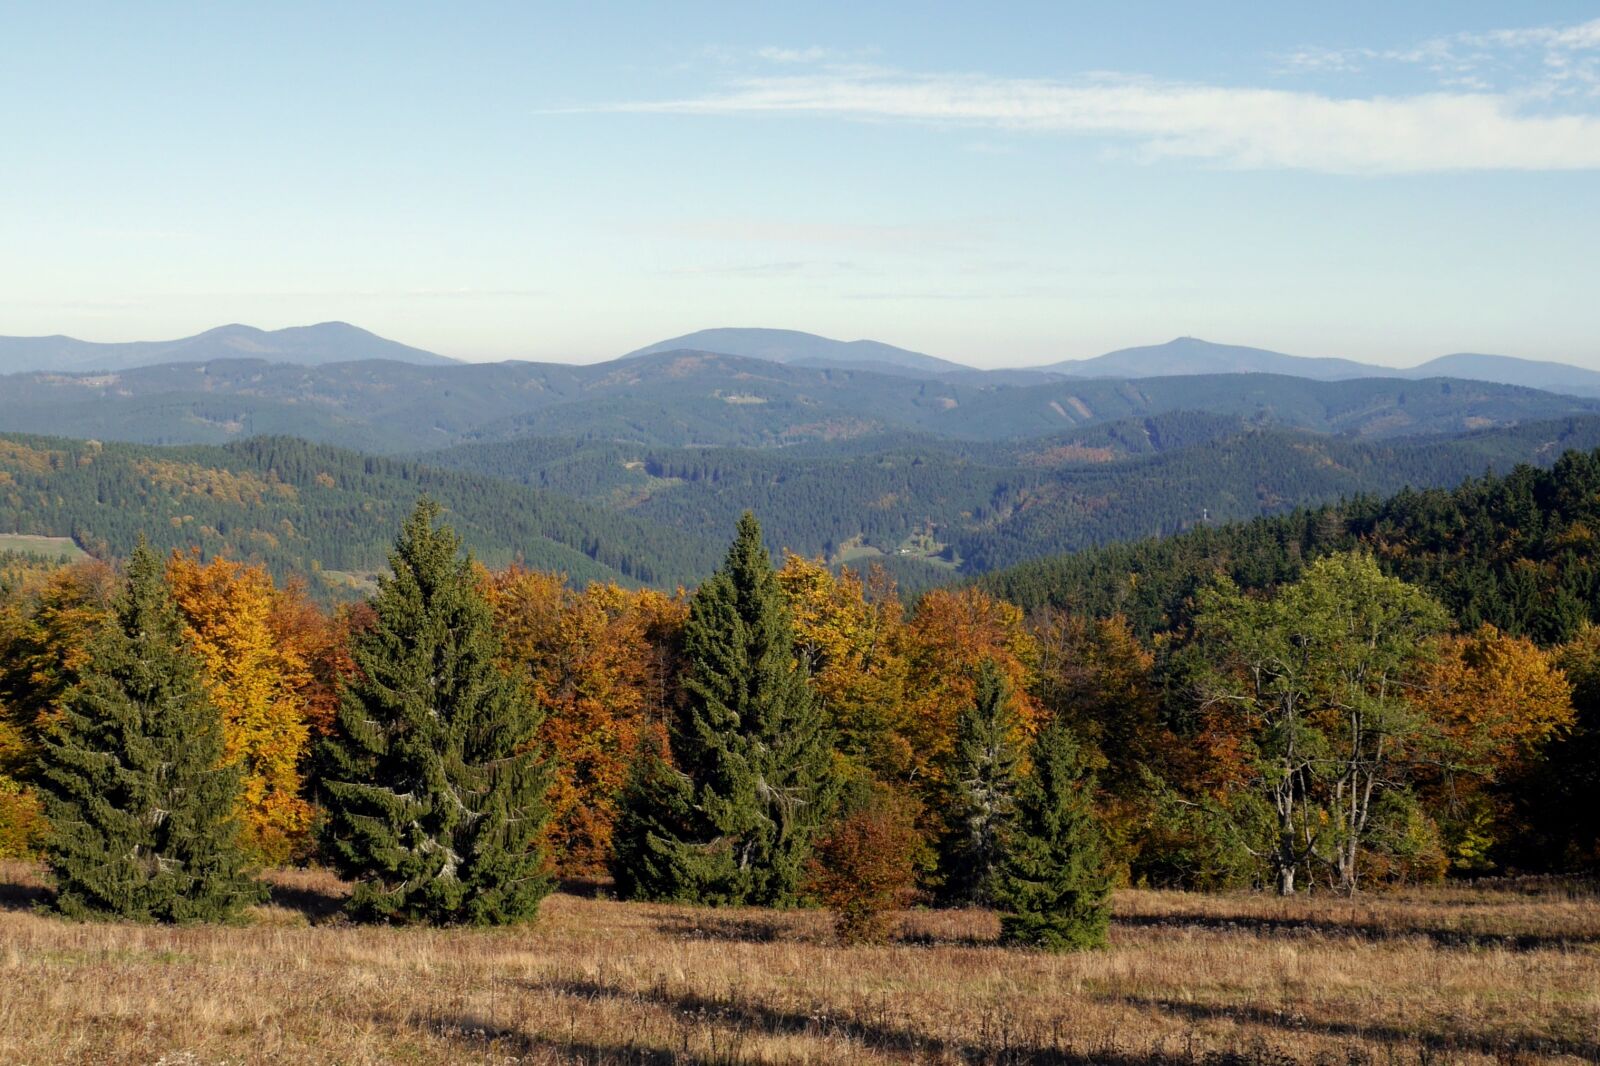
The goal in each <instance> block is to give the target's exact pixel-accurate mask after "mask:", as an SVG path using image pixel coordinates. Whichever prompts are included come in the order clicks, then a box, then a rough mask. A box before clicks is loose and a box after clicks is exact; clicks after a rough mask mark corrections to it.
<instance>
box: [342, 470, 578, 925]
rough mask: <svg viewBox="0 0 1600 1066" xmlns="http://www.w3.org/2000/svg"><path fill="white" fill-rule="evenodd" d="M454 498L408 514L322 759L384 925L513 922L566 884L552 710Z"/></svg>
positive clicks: (345, 833)
mask: <svg viewBox="0 0 1600 1066" xmlns="http://www.w3.org/2000/svg"><path fill="white" fill-rule="evenodd" d="M438 515H439V506H438V504H436V503H434V502H433V501H432V500H430V499H428V498H426V497H424V498H423V499H422V500H420V501H419V502H418V504H417V507H416V510H415V511H414V512H413V514H412V515H411V518H410V519H409V520H407V522H406V524H405V527H404V529H403V530H402V531H401V533H400V537H399V539H398V540H397V541H396V542H395V547H394V551H393V552H392V553H391V554H390V556H389V565H390V568H391V570H392V571H393V574H394V576H393V577H389V578H384V579H381V580H380V582H379V587H378V594H377V597H376V598H375V599H374V601H373V604H372V606H373V610H374V612H375V615H376V620H375V622H374V624H373V625H372V627H371V628H370V629H368V630H365V631H363V632H360V633H358V634H357V635H356V636H355V637H354V638H353V641H352V647H351V657H352V659H353V660H354V662H355V665H356V667H357V669H356V672H355V676H354V677H353V678H352V679H351V680H349V681H347V682H346V683H345V685H344V688H343V690H342V692H341V693H340V703H339V710H338V714H337V716H336V719H335V725H334V731H333V735H332V736H331V737H329V739H328V741H327V742H326V743H325V745H324V747H323V752H322V761H323V764H324V771H323V778H324V780H323V790H324V794H325V796H326V799H327V810H328V816H327V819H326V821H325V824H324V826H323V831H322V840H323V845H324V847H325V848H326V851H327V854H328V855H329V856H331V857H332V858H333V860H334V862H335V863H336V864H337V865H338V867H339V869H340V871H341V872H342V873H343V874H344V875H345V876H347V877H350V878H352V879H354V880H355V881H357V886H356V891H355V893H354V895H353V896H352V897H351V909H352V911H353V912H354V913H355V914H357V915H358V916H361V917H365V918H369V919H377V920H384V921H423V922H431V923H435V924H445V923H457V922H464V923H471V924H475V925H491V924H503V923H509V922H515V921H521V920H524V919H527V918H531V917H533V916H534V915H535V914H536V913H537V912H538V907H539V901H540V900H542V899H543V898H544V896H545V895H546V894H547V893H548V892H549V890H550V880H549V877H548V875H547V873H546V872H545V853H544V847H543V845H542V843H541V839H542V834H543V830H544V826H545V822H546V821H547V820H548V817H549V811H548V809H547V807H546V806H545V793H546V791H547V789H548V787H549V782H550V767H549V764H548V763H547V761H546V760H544V759H543V758H542V757H541V755H540V753H539V752H538V751H537V750H536V748H535V745H534V737H535V734H536V733H537V731H538V729H539V725H540V723H541V721H542V712H541V710H540V708H539V706H538V705H537V703H535V702H534V701H533V699H532V698H531V697H530V696H529V695H528V693H527V690H526V689H525V688H524V686H523V685H522V683H521V681H520V680H518V679H516V678H514V677H512V676H510V675H509V674H507V673H505V672H503V671H502V670H501V669H500V668H499V667H498V666H497V665H496V659H497V657H498V656H499V653H500V647H499V640H498V638H497V637H496V635H495V631H494V626H493V614H492V612H491V610H490V607H489V605H488V603H487V602H486V601H485V599H484V597H483V595H482V593H481V591H480V590H479V588H478V586H477V583H476V582H475V581H474V577H473V571H472V562H471V559H470V558H466V557H463V556H462V555H461V553H460V540H459V539H458V538H457V536H456V535H455V533H454V532H453V531H452V530H451V529H450V528H449V527H448V526H440V527H439V528H435V521H436V520H437V518H438Z"/></svg>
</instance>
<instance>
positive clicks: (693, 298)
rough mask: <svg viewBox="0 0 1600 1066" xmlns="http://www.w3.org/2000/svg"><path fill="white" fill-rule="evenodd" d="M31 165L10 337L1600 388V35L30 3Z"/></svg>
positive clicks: (1469, 8) (1126, 20)
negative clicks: (1392, 371) (860, 354)
mask: <svg viewBox="0 0 1600 1066" xmlns="http://www.w3.org/2000/svg"><path fill="white" fill-rule="evenodd" d="M980 8H982V9H980ZM0 144H4V145H5V150H4V161H3V162H0V248H3V249H4V252H3V254H0V333H5V334H44V333H58V332H59V333H68V334H72V335H75V336H80V337H85V338H88V339H94V340H132V339H157V338H165V337H174V336H180V335H185V334H188V333H193V332H197V331H199V330H201V329H204V328H207V327H209V326H213V325H217V324H220V323H223V322H232V321H241V322H248V323H251V324H254V325H259V326H263V327H267V328H275V327H279V326H286V325H297V324H304V323H308V322H314V321H322V320H328V319H344V320H347V321H351V322H354V323H356V324H358V325H362V326H365V327H366V328H369V329H372V330H375V331H376V332H379V333H382V334H385V335H387V336H392V337H394V338H396V339H399V340H403V341H406V342H408V343H412V344H417V345H420V346H423V347H427V348H431V349H433V350H436V351H440V352H444V353H446V354H450V355H455V356H458V357H462V358H470V359H489V358H528V359H554V360H572V361H590V360H595V359H601V358H608V357H611V356H614V355H617V354H620V353H622V352H624V351H627V350H629V349H632V348H634V347H638V346H640V345H643V344H646V343H649V342H652V341H655V340H658V339H661V338H664V337H668V336H672V335H676V334H680V333H685V332H688V331H691V330H694V329H699V328H703V327H709V326H724V325H738V326H776V327H784V328H794V329H804V330H810V331H813V332H818V333H824V334H827V335H830V336H836V337H842V338H847V339H849V338H856V337H872V338H876V339H880V340H886V341H889V342H891V343H895V344H900V345H903V346H906V347H911V348H916V349H920V350H923V351H928V352H931V353H933V354H936V355H942V356H945V357H948V358H954V359H960V360H963V361H967V362H970V363H973V364H975V365H993V366H999V365H1022V364H1028V363H1040V362H1047V361H1053V360H1057V359H1062V358H1070V357H1082V356H1090V355H1095V354H1099V353H1100V352H1103V351H1106V350H1109V349H1112V348H1117V347H1123V346H1126V345H1132V344H1145V343H1154V342H1160V341H1163V340H1166V339H1169V338H1171V337H1173V336H1178V335H1195V336H1202V337H1206V338H1208V339H1212V340H1218V341H1226V342H1230V343H1241V344H1253V345H1259V346H1263V347H1270V348H1276V349H1279V350H1283V351H1289V352H1294V353H1298V354H1306V355H1339V356H1347V357H1351V358H1357V359H1366V360H1370V361H1378V362H1388V363H1394V364H1406V363H1415V362H1420V361H1422V360H1423V359H1427V358H1431V357H1433V356H1436V355H1440V354H1443V353H1446V352H1452V351H1463V350H1470V351H1489V352H1498V353H1504V354H1512V355H1521V356H1528V357H1534V358H1553V359H1562V360H1566V361H1570V362H1577V363H1583V364H1587V365H1590V366H1600V298H1597V291H1600V285H1597V283H1600V255H1597V249H1600V5H1596V4H1588V5H1580V4H1523V5H1515V6H1513V5H1505V4H1497V5H1489V4H1474V3H1461V2H1457V3H1438V4H1424V3H1408V4H1393V3H1381V4H1380V3H1359V2H1358V3H1344V4H1338V5H1332V4H1327V5H1311V4H1300V3H1293V4H1281V3H1280V4H1224V3H1214V4H1206V5H1199V4H1195V5H1182V6H1180V5H1176V4H1170V3H1159V4H1158V3H1119V4H1116V5H1093V6H1090V5H1082V4H1064V3H1039V4H1011V5H1005V4H995V5H973V4H919V5H911V4H905V5H865V4H859V3H857V4H807V5H785V6H784V7H783V9H779V7H778V5H765V4H749V3H741V4H709V3H675V4H670V5H669V4H648V5H647V4H604V3H586V4H576V3H575V4H554V3H550V4H507V5H487V4H457V5H429V6H407V5H400V4H388V5H370V6H368V5H358V4H338V5H321V4H305V5H294V4H288V3H277V4H271V5H268V4H260V5H252V6H246V5H236V4H208V5H195V6H187V5H175V4H138V5H131V4H112V5H104V6H95V5H87V4H86V5H54V4H34V3H25V4H10V3H7V4H0Z"/></svg>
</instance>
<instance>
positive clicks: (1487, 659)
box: [1414, 625, 1573, 869]
mask: <svg viewBox="0 0 1600 1066" xmlns="http://www.w3.org/2000/svg"><path fill="white" fill-rule="evenodd" d="M1435 650H1436V652H1437V654H1436V655H1435V656H1434V657H1433V658H1432V659H1431V661H1429V662H1428V663H1427V664H1426V666H1425V667H1424V669H1423V676H1422V678H1421V679H1420V684H1419V686H1418V688H1417V694H1416V696H1415V698H1414V702H1416V703H1417V704H1418V705H1419V706H1420V707H1421V708H1422V709H1423V710H1424V712H1425V713H1426V715H1427V716H1428V718H1429V719H1430V720H1431V721H1432V722H1433V723H1434V724H1435V727H1436V728H1437V729H1438V731H1439V736H1438V740H1439V743H1438V744H1436V745H1435V752H1434V756H1435V757H1434V758H1433V759H1432V760H1430V762H1432V763H1433V766H1434V767H1435V768H1432V769H1430V772H1427V773H1425V774H1424V775H1423V778H1424V788H1425V791H1427V792H1428V793H1430V794H1431V795H1432V798H1434V799H1435V801H1436V803H1437V805H1438V809H1440V810H1441V811H1443V812H1445V817H1444V819H1443V820H1444V821H1445V823H1446V824H1445V829H1446V834H1447V838H1448V839H1447V845H1448V849H1449V852H1450V859H1451V861H1452V862H1453V863H1454V864H1455V865H1456V866H1458V867H1461V868H1464V869H1482V868H1486V867H1487V865H1488V854H1487V853H1488V851H1489V849H1490V847H1492V845H1493V844H1494V842H1495V841H1496V839H1503V838H1504V837H1505V836H1506V835H1507V834H1508V833H1511V832H1515V831H1516V827H1515V826H1509V825H1506V824H1505V823H1506V821H1507V819H1508V817H1509V815H1510V813H1511V812H1510V808H1509V806H1508V805H1507V804H1504V803H1497V802H1495V799H1496V797H1494V796H1493V795H1491V794H1490V793H1489V792H1488V791H1486V789H1485V788H1484V785H1485V784H1489V783H1494V782H1501V783H1505V782H1514V781H1516V780H1518V779H1520V778H1522V777H1524V776H1525V775H1526V774H1527V773H1529V771H1530V770H1531V769H1532V768H1533V767H1534V765H1535V763H1536V761H1537V760H1538V759H1539V757H1540V755H1541V754H1542V752H1543V749H1544V747H1545V745H1546V744H1548V743H1549V742H1550V741H1551V740H1553V739H1555V738H1556V737H1557V736H1559V735H1560V734H1562V733H1563V732H1564V731H1566V730H1568V729H1569V728H1571V726H1572V722H1573V709H1572V685H1571V683H1570V682H1569V681H1568V680H1567V677H1566V675H1565V674H1564V673H1563V672H1562V670H1561V668H1560V667H1559V665H1558V664H1557V662H1556V659H1555V657H1554V656H1553V655H1552V654H1551V653H1549V652H1546V651H1544V650H1542V649H1540V648H1539V647H1537V646H1536V645H1534V644H1533V643H1532V642H1531V641H1529V640H1526V639H1524V638H1522V637H1513V636H1508V635H1507V634H1504V633H1501V632H1500V631H1498V630H1497V629H1495V628H1494V627H1493V626H1490V625H1484V626H1481V627H1480V628H1478V629H1477V630H1475V631H1474V632H1472V633H1468V634H1465V635H1452V636H1446V637H1441V638H1439V639H1438V640H1437V641H1436V642H1435Z"/></svg>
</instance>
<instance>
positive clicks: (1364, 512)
mask: <svg viewBox="0 0 1600 1066" xmlns="http://www.w3.org/2000/svg"><path fill="white" fill-rule="evenodd" d="M1597 530H1600V450H1588V451H1573V452H1568V453H1567V454H1565V455H1563V456H1561V457H1560V458H1559V459H1558V460H1557V461H1556V462H1555V464H1554V465H1553V466H1552V467H1551V468H1550V469H1539V468H1536V467H1533V466H1520V467H1517V468H1516V469H1515V470H1512V471H1510V472H1509V473H1507V474H1505V475H1504V476H1486V477H1479V478H1473V479H1471V480H1468V481H1467V482H1465V483H1464V484H1462V485H1460V486H1458V487H1455V488H1448V489H1446V488H1441V489H1431V490H1427V491H1412V490H1408V491H1403V492H1399V493H1397V494H1395V495H1393V496H1391V497H1389V498H1387V499H1378V498H1376V497H1374V496H1365V497H1362V498H1359V499H1355V500H1351V501H1349V502H1347V503H1344V504H1341V505H1335V506H1326V507H1321V508H1316V509H1310V510H1298V511H1296V512H1294V513H1292V514H1288V515H1280V516H1275V517H1269V518H1261V519H1257V520H1255V521H1251V522H1244V523H1239V524H1235V525H1223V526H1217V527H1207V528H1202V529H1195V530H1192V531H1190V532H1187V533H1184V534H1181V535H1179V536H1175V537H1169V538H1165V539H1161V540H1146V541H1141V542H1138V543H1131V544H1118V545H1113V546H1110V547H1106V548H1102V549H1099V550H1097V551H1089V552H1081V553H1078V554H1073V555H1058V556H1054V557H1051V558H1047V559H1039V560H1035V561H1033V562H1030V563H1025V564H1022V565H1020V566H1017V567H1014V568H1011V569H1009V570H1005V571H1001V572H998V573H995V574H991V575H989V576H987V577H985V578H983V579H982V581H981V582H980V583H981V585H982V586H983V587H984V588H986V589H988V590H989V591H991V592H993V593H994V594H996V595H999V596H1002V597H1004V598H1005V599H1007V600H1010V601H1011V602H1014V603H1017V604H1019V605H1020V606H1022V607H1024V608H1025V609H1029V610H1032V609H1037V608H1040V607H1045V606H1053V607H1059V608H1064V609H1069V610H1073V611H1083V612H1087V613H1090V614H1096V615H1100V614H1110V613H1121V614H1124V615H1125V616H1126V617H1127V618H1128V619H1129V620H1130V622H1131V623H1132V624H1133V626H1134V627H1135V628H1136V629H1137V630H1138V631H1140V632H1143V633H1152V632H1157V631H1160V630H1166V629H1173V628H1182V627H1184V626H1185V625H1187V624H1188V622H1189V620H1190V618H1191V616H1192V612H1193V609H1194V604H1195V596H1196V594H1197V592H1198V591H1199V590H1200V588H1201V587H1203V586H1204V585H1205V584H1206V583H1207V582H1209V581H1210V580H1212V579H1213V578H1214V577H1216V576H1219V575H1225V576H1227V577H1229V578H1230V579H1232V580H1233V581H1235V582H1237V583H1238V584H1239V585H1240V586H1242V587H1243V588H1246V589H1264V588H1270V587H1274V586H1276V585H1279V584H1282V583H1285V582H1288V581H1292V580H1294V579H1295V578H1296V577H1298V576H1299V574H1300V573H1301V572H1302V570H1303V568H1304V567H1305V565H1306V564H1307V563H1308V562H1309V561H1310V560H1312V559H1315V558H1317V557H1319V556H1322V555H1326V554H1328V553H1330V552H1337V551H1343V550H1346V549H1349V548H1353V547H1364V548H1366V549H1368V550H1370V551H1372V552H1373V553H1374V555H1375V556H1376V557H1377V559H1378V560H1379V562H1380V564H1381V565H1382V566H1383V567H1384V569H1385V570H1386V571H1388V572H1389V573H1391V574H1394V575H1395V576H1398V577H1400V578H1402V579H1404V580H1406V581H1410V582H1414V583H1417V584H1419V585H1421V586H1422V587H1424V588H1426V589H1427V590H1429V591H1430V592H1431V593H1433V594H1434V595H1435V596H1437V597H1438V598H1439V599H1440V600H1441V602H1443V603H1444V604H1445V606H1446V607H1447V608H1449V609H1450V611H1451V612H1452V614H1453V615H1454V616H1455V617H1456V618H1458V619H1459V620H1460V623H1461V625H1462V626H1464V627H1467V628H1471V627H1474V626H1477V625H1478V624H1480V623H1485V622H1487V623H1489V624H1491V625H1494V626H1495V627H1497V628H1499V629H1500V630H1502V631H1505V632H1507V633H1512V634H1518V635H1526V636H1528V637H1531V638H1533V639H1536V640H1538V641H1540V642H1544V643H1557V642H1561V641H1566V640H1570V639H1571V638H1572V637H1573V636H1574V635H1575V634H1576V633H1577V632H1578V630H1579V629H1580V627H1581V626H1582V625H1583V624H1584V623H1585V622H1595V623H1600V560H1597V553H1600V540H1597V539H1596V538H1597V533H1596V531H1597Z"/></svg>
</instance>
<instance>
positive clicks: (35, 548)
mask: <svg viewBox="0 0 1600 1066" xmlns="http://www.w3.org/2000/svg"><path fill="white" fill-rule="evenodd" d="M6 552H17V553H18V554H21V555H37V556H39V557H40V558H43V559H64V560H66V561H68V562H71V561H72V560H74V559H81V558H83V556H84V551H83V549H82V548H80V547H78V545H77V543H76V542H74V541H73V539H72V538H71V537H35V536H31V535H29V534H26V533H0V554H4V553H6Z"/></svg>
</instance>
